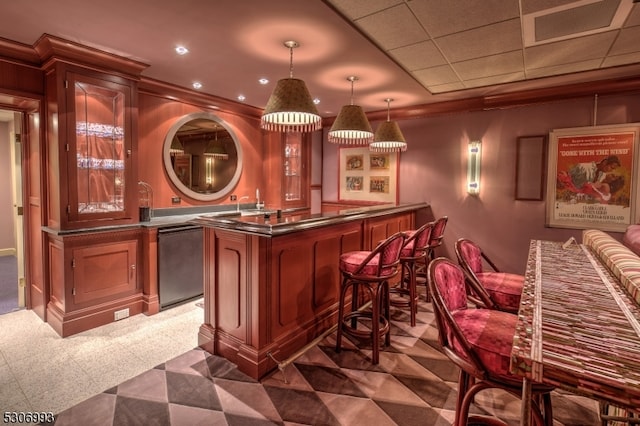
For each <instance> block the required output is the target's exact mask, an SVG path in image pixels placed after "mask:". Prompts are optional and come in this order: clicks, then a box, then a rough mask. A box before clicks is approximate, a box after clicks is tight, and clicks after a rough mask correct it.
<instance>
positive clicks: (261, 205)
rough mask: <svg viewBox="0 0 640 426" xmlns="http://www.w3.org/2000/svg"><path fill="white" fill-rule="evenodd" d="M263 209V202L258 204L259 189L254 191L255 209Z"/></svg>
mask: <svg viewBox="0 0 640 426" xmlns="http://www.w3.org/2000/svg"><path fill="white" fill-rule="evenodd" d="M263 208H264V201H263V202H260V188H257V189H256V209H258V210H260V209H263Z"/></svg>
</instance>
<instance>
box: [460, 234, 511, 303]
mask: <svg viewBox="0 0 640 426" xmlns="http://www.w3.org/2000/svg"><path fill="white" fill-rule="evenodd" d="M455 250H456V256H457V258H458V263H460V266H461V267H462V269H463V270H464V271H465V273H466V276H467V282H468V283H469V284H471V285H470V287H469V288H468V290H470V292H469V299H470V300H471V301H472V302H473V303H475V304H476V305H477V306H480V307H486V308H490V309H499V310H501V311H507V312H511V313H515V314H517V313H518V310H519V309H520V298H521V297H522V287H523V286H524V276H522V275H517V274H511V273H508V272H500V271H499V270H498V268H497V267H496V265H495V264H494V263H493V262H492V261H491V259H489V257H487V255H486V254H485V253H484V252H483V251H482V249H481V248H480V246H478V245H477V244H476V243H474V242H473V241H471V240H469V239H466V238H460V239H459V240H458V241H456V244H455ZM483 291H484V293H485V294H484V295H483V294H482V292H483ZM487 297H488V298H489V299H491V301H492V302H493V303H492V304H491V305H492V306H488V304H487V300H486V298H487Z"/></svg>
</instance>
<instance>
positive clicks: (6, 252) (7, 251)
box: [0, 248, 16, 256]
mask: <svg viewBox="0 0 640 426" xmlns="http://www.w3.org/2000/svg"><path fill="white" fill-rule="evenodd" d="M15 255H16V249H14V248H4V249H0V256H15Z"/></svg>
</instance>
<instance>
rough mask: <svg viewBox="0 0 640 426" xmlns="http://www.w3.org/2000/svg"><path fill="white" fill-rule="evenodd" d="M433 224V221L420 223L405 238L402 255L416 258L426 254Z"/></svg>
mask: <svg viewBox="0 0 640 426" xmlns="http://www.w3.org/2000/svg"><path fill="white" fill-rule="evenodd" d="M434 224H435V222H429V223H426V224H424V225H422V226H421V227H420V228H418V229H417V230H416V231H415V232H414V233H413V234H412V235H411V236H410V237H409V238H407V239H405V242H404V246H403V247H402V257H411V258H416V257H420V256H424V255H425V254H426V252H427V249H428V248H429V242H430V241H431V233H432V231H433V226H434Z"/></svg>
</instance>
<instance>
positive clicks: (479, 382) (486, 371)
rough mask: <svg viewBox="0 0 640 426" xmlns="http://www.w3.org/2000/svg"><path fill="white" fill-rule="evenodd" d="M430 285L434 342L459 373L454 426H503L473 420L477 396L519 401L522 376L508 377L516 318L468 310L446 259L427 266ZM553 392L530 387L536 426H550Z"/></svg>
mask: <svg viewBox="0 0 640 426" xmlns="http://www.w3.org/2000/svg"><path fill="white" fill-rule="evenodd" d="M427 281H428V285H429V290H430V292H431V302H432V305H433V311H434V314H435V317H436V322H437V325H438V338H439V341H440V344H441V345H442V349H443V351H444V353H445V354H446V355H447V357H448V358H449V359H450V360H451V361H453V363H455V364H456V365H457V366H458V367H459V368H460V376H459V380H458V398H457V403H456V418H455V423H454V424H455V425H458V426H462V425H466V424H467V422H468V421H469V422H470V423H471V422H473V423H476V422H482V423H484V424H487V423H489V424H502V422H501V421H499V420H497V419H491V420H490V421H488V420H487V419H486V416H476V415H474V416H471V418H469V408H470V405H471V403H472V402H473V401H474V397H475V395H476V394H477V393H478V392H480V391H482V390H485V389H490V388H496V389H502V390H504V391H507V392H509V393H510V394H512V395H514V396H516V397H518V398H519V397H520V396H521V395H522V382H523V379H522V377H519V376H516V375H513V374H511V373H510V370H509V367H510V362H511V349H512V345H513V338H514V335H515V330H516V321H517V316H516V315H513V314H510V313H508V312H504V311H499V310H494V309H479V308H469V307H468V299H467V290H466V284H465V274H464V271H463V270H462V268H461V267H460V266H459V265H457V264H455V263H454V262H452V261H451V260H449V259H446V258H444V257H439V258H437V259H435V260H433V261H432V262H431V263H430V264H429V270H428V280H427ZM552 390H553V387H551V386H547V385H543V384H539V383H534V384H533V385H532V401H531V406H532V416H533V421H534V423H535V424H537V425H546V426H550V425H552V424H553V413H552V407H551V391H552Z"/></svg>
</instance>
